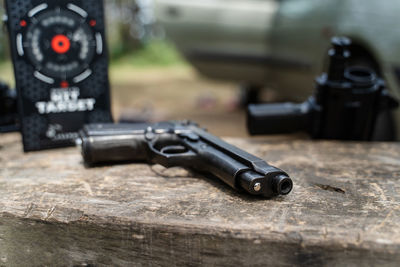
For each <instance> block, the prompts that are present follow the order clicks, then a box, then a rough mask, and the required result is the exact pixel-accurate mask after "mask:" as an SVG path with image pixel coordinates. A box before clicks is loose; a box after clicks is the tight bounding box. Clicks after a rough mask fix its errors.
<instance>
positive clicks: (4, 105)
mask: <svg viewBox="0 0 400 267" xmlns="http://www.w3.org/2000/svg"><path fill="white" fill-rule="evenodd" d="M18 128H19V127H18V109H17V94H16V91H15V90H11V89H10V88H9V87H8V85H7V84H5V83H3V82H0V132H1V133H7V132H15V131H18Z"/></svg>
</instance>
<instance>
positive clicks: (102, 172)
mask: <svg viewBox="0 0 400 267" xmlns="http://www.w3.org/2000/svg"><path fill="white" fill-rule="evenodd" d="M227 141H229V142H231V143H233V144H235V145H237V146H239V147H241V148H243V149H245V150H247V151H249V152H251V153H254V154H256V155H258V156H260V157H262V158H263V159H265V160H267V161H268V162H269V163H271V164H273V165H275V166H277V167H279V168H282V169H283V170H285V171H287V172H288V173H289V174H290V175H291V176H292V179H293V181H294V183H295V186H294V191H293V192H292V193H291V194H290V195H288V196H286V197H279V198H276V199H270V200H266V199H260V198H254V197H250V196H248V195H246V194H241V193H238V192H236V191H234V190H232V189H230V188H229V187H227V186H226V185H225V184H223V183H222V182H220V181H219V180H217V179H215V178H212V177H204V176H203V175H201V174H197V173H192V172H190V171H188V170H185V169H181V168H173V169H164V168H162V167H160V166H148V165H145V164H126V165H117V166H104V167H98V168H94V169H88V168H85V167H84V166H83V164H82V159H81V156H80V153H79V150H78V149H77V148H70V149H61V150H53V151H44V152H38V153H30V154H23V153H22V152H21V151H22V148H21V144H20V138H19V136H18V135H14V134H8V135H2V136H1V137H0V166H1V168H0V266H3V265H4V266H26V265H30V266H39V265H40V266H43V265H51V266H55V265H60V266H74V265H75V266H82V265H83V266H85V265H86V266H87V265H92V266H103V265H113V266H126V265H137V266H143V265H145V266H147V265H150V266H182V265H190V266H196V265H206V266H231V265H252V266H261V265H262V266H265V265H274V266H293V265H309V266H335V265H349V266H359V265H383V266H396V265H398V263H399V262H400V185H399V182H400V144H390V143H368V144H367V143H365V144H361V143H351V142H348V143H345V142H325V141H319V142H312V141H308V140H296V139H293V138H289V137H271V138H261V139H260V138H258V139H252V140H243V139H227Z"/></svg>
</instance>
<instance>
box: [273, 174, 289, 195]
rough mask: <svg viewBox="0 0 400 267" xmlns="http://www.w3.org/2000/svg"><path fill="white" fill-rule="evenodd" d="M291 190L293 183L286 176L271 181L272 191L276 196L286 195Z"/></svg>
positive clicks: (279, 176)
mask: <svg viewBox="0 0 400 267" xmlns="http://www.w3.org/2000/svg"><path fill="white" fill-rule="evenodd" d="M292 189H293V182H292V179H290V177H288V176H286V175H278V176H275V177H274V178H273V180H272V190H273V191H274V193H276V194H278V195H287V194H289V193H290V192H291V191H292Z"/></svg>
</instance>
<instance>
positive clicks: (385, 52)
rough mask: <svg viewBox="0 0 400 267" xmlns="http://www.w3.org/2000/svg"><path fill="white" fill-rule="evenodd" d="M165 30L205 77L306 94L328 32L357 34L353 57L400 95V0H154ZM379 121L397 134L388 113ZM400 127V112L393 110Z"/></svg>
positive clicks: (285, 95)
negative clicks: (399, 20)
mask: <svg viewBox="0 0 400 267" xmlns="http://www.w3.org/2000/svg"><path fill="white" fill-rule="evenodd" d="M156 7H157V17H158V19H159V21H160V22H161V23H162V25H163V26H164V27H165V30H166V33H167V36H168V37H169V38H170V39H172V40H173V41H174V43H175V44H176V46H177V47H178V49H179V50H180V51H181V52H182V53H183V54H184V55H185V57H186V58H187V59H188V60H189V62H191V64H192V65H193V66H194V67H195V68H196V69H197V70H198V71H199V72H200V73H202V74H204V75H206V76H207V77H211V78H217V79H225V80H233V81H238V82H241V83H244V84H246V87H247V88H249V89H250V91H253V92H254V91H256V90H257V89H260V88H263V87H264V86H269V87H270V88H273V89H275V90H276V92H278V93H279V95H280V97H281V99H285V100H292V101H302V100H304V99H305V98H306V97H308V96H309V95H310V94H311V93H312V91H313V90H314V79H315V77H316V76H317V75H319V74H320V73H321V72H322V71H323V70H324V67H325V65H326V62H327V58H328V54H327V51H328V49H329V47H330V39H331V37H332V36H334V35H343V36H347V37H349V38H351V39H352V41H353V44H352V47H351V50H352V54H353V58H352V62H351V64H353V65H362V66H368V67H371V68H373V69H374V70H375V71H376V72H377V73H378V74H380V75H382V76H383V78H384V79H385V80H386V81H387V83H388V86H389V88H390V89H391V92H392V94H393V95H395V96H396V97H397V98H400V89H399V88H400V86H399V82H400V28H399V27H396V25H397V24H396V21H397V17H398V14H400V2H399V1H397V0H387V1H373V0H202V1H186V0H157V5H156ZM381 117H382V118H381V119H380V124H379V125H380V127H379V128H380V129H382V131H384V132H386V133H387V132H390V134H394V131H395V129H394V122H393V119H392V115H391V114H385V115H383V116H381ZM396 122H397V123H396V124H397V128H398V131H397V132H398V133H400V112H399V111H397V113H396Z"/></svg>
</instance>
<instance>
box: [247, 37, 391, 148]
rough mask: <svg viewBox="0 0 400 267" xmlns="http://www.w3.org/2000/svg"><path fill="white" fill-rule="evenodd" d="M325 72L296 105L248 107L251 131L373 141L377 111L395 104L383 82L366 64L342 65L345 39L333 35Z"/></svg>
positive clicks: (346, 45) (347, 53)
mask: <svg viewBox="0 0 400 267" xmlns="http://www.w3.org/2000/svg"><path fill="white" fill-rule="evenodd" d="M332 45H333V48H332V49H331V50H330V51H329V56H330V66H329V70H328V73H324V74H322V75H321V76H320V77H318V78H317V80H316V83H317V88H316V92H315V94H314V95H313V96H311V97H310V98H309V99H308V100H307V101H306V102H304V103H301V104H294V103H282V104H264V105H250V106H249V108H248V129H249V132H250V133H251V134H253V135H257V134H279V133H292V132H298V131H305V132H307V133H308V134H310V135H311V137H312V138H316V139H341V140H363V141H369V140H372V139H373V134H374V130H375V127H376V121H377V117H378V115H379V114H380V113H382V112H384V111H388V110H391V109H394V108H397V107H398V105H399V104H398V101H397V100H396V99H394V98H393V97H391V96H390V95H389V93H388V90H387V89H386V88H385V83H384V81H383V80H382V79H380V78H378V77H377V74H376V73H375V72H374V71H373V70H372V69H369V68H364V67H348V61H349V59H350V57H351V54H350V50H349V47H350V45H351V41H350V40H349V39H348V38H345V37H334V38H333V39H332Z"/></svg>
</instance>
